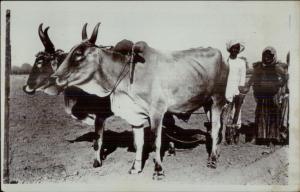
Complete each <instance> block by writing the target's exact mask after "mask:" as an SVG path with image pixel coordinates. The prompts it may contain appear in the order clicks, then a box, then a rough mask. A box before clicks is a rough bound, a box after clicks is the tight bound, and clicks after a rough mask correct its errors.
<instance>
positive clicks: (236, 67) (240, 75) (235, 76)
mask: <svg viewBox="0 0 300 192" xmlns="http://www.w3.org/2000/svg"><path fill="white" fill-rule="evenodd" d="M228 65H229V74H228V79H227V86H226V99H227V100H228V101H229V102H232V101H233V97H234V96H236V95H239V93H240V92H239V86H244V85H245V81H246V63H245V61H244V60H243V59H240V58H236V59H231V58H228ZM234 113H235V106H234V108H233V111H232V115H234ZM237 125H238V126H239V127H240V126H241V112H240V113H239V117H238V122H237Z"/></svg>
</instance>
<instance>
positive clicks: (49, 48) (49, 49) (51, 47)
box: [44, 27, 55, 53]
mask: <svg viewBox="0 0 300 192" xmlns="http://www.w3.org/2000/svg"><path fill="white" fill-rule="evenodd" d="M48 29H49V27H47V28H46V29H45V30H44V35H45V41H46V44H47V46H46V47H45V51H46V52H49V53H54V52H55V47H54V45H53V43H52V42H51V40H50V38H49V35H48Z"/></svg>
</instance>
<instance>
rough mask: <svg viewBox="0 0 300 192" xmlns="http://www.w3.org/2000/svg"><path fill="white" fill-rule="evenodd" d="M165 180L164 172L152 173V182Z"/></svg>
mask: <svg viewBox="0 0 300 192" xmlns="http://www.w3.org/2000/svg"><path fill="white" fill-rule="evenodd" d="M164 178H165V173H164V171H155V172H154V173H153V176H152V179H153V180H158V181H159V180H163V179H164Z"/></svg>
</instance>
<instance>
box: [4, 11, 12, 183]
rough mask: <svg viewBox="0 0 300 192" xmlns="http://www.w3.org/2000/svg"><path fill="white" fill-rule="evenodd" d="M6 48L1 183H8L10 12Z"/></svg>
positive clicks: (7, 21)
mask: <svg viewBox="0 0 300 192" xmlns="http://www.w3.org/2000/svg"><path fill="white" fill-rule="evenodd" d="M5 43H6V46H5V105H4V106H5V120H4V170H3V171H4V172H3V183H9V151H10V150H9V93H10V68H11V46H10V10H6V41H5Z"/></svg>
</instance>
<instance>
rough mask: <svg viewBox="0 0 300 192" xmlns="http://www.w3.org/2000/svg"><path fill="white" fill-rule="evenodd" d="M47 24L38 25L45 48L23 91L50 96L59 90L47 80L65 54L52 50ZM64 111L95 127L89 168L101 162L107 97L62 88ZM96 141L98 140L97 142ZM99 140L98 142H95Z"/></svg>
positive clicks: (72, 88) (108, 113)
mask: <svg viewBox="0 0 300 192" xmlns="http://www.w3.org/2000/svg"><path fill="white" fill-rule="evenodd" d="M48 29H49V27H47V28H46V29H45V30H44V31H43V29H42V24H40V26H39V30H38V33H39V37H40V39H41V41H42V43H43V45H44V47H45V50H44V51H41V52H39V53H38V54H37V55H36V59H35V62H34V65H33V67H32V70H31V73H30V74H29V77H28V80H27V83H26V85H25V86H24V87H23V90H24V92H25V93H27V94H34V93H35V91H43V92H45V93H47V94H50V95H57V94H59V93H60V92H61V91H62V90H60V89H59V87H57V86H55V84H53V83H52V82H51V81H49V78H50V76H51V75H52V74H53V73H54V71H55V70H56V69H57V68H58V66H60V64H61V63H62V61H63V60H64V59H65V57H66V56H67V53H64V52H63V51H62V50H59V49H58V50H55V47H54V45H53V43H52V42H51V40H50V38H49V36H48ZM63 94H64V102H65V111H66V112H67V113H68V114H70V115H71V116H72V117H73V118H75V119H78V120H81V121H82V122H84V123H86V124H88V125H94V126H95V133H96V134H97V139H95V140H94V145H93V146H94V150H95V159H94V163H93V167H99V166H101V165H102V160H103V159H104V154H103V152H102V140H103V132H104V128H103V127H104V126H103V125H104V121H105V119H107V118H108V117H110V116H112V115H113V113H112V111H111V110H110V99H109V97H102V98H101V97H98V96H96V95H92V94H88V93H86V92H84V91H83V90H81V89H79V88H77V87H68V88H67V89H65V90H64V93H63ZM98 140H99V141H98ZM98 143H100V145H98Z"/></svg>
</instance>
